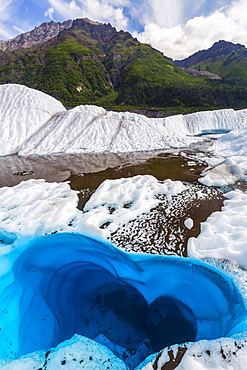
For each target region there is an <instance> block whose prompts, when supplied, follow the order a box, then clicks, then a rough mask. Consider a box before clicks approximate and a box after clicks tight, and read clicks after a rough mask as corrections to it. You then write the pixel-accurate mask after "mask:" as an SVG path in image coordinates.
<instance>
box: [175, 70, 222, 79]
mask: <svg viewBox="0 0 247 370" xmlns="http://www.w3.org/2000/svg"><path fill="white" fill-rule="evenodd" d="M181 69H182V70H183V71H185V72H187V73H189V74H191V75H193V76H196V77H201V78H209V79H211V80H221V77H220V76H218V75H216V74H215V73H211V72H208V71H198V70H197V69H194V68H183V67H181Z"/></svg>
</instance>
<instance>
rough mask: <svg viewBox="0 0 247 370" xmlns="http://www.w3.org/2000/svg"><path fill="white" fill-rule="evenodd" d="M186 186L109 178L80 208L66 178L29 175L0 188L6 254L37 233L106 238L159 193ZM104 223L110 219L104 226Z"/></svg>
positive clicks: (147, 207) (0, 237) (175, 191)
mask: <svg viewBox="0 0 247 370" xmlns="http://www.w3.org/2000/svg"><path fill="white" fill-rule="evenodd" d="M185 189H186V187H185V186H184V185H183V184H182V182H180V181H171V180H166V181H164V182H159V181H158V180H157V179H156V178H155V177H153V176H149V175H143V176H141V175H140V176H135V177H133V178H127V179H124V178H123V179H118V180H106V181H105V182H103V183H102V184H101V186H100V187H99V188H98V189H97V190H96V192H95V193H94V194H93V195H92V197H91V199H89V201H88V202H87V204H86V205H85V209H84V212H81V211H79V210H78V209H77V204H78V197H77V192H76V191H74V190H71V189H70V187H69V184H68V183H66V182H63V183H48V182H45V181H44V180H28V181H25V182H24V181H23V182H21V183H20V184H19V185H16V186H14V187H3V188H1V189H0V245H2V248H1V252H2V253H7V252H9V249H12V248H13V247H18V246H20V245H22V244H23V243H26V242H27V241H29V240H30V239H32V238H34V237H36V236H41V235H45V234H51V233H55V232H78V233H86V234H90V235H94V236H100V237H102V238H106V237H108V236H109V235H110V232H112V231H113V230H116V229H117V228H118V227H119V226H121V225H122V224H124V223H126V222H128V221H130V220H133V219H135V218H136V217H138V216H139V215H141V214H142V213H144V212H148V211H149V210H150V209H151V208H153V207H155V206H156V205H157V204H158V199H157V198H156V195H158V194H166V195H167V196H168V197H169V196H175V195H177V194H179V193H181V192H182V191H183V190H185ZM127 206H128V208H126V207H127ZM103 224H106V226H105V228H104V229H102V228H101V226H102V225H103ZM108 224H109V225H108Z"/></svg>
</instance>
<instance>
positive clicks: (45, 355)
mask: <svg viewBox="0 0 247 370" xmlns="http://www.w3.org/2000/svg"><path fill="white" fill-rule="evenodd" d="M44 364H47V367H46V366H45V368H47V370H57V369H60V368H64V369H67V370H75V369H81V370H83V369H100V370H107V369H110V368H112V369H114V370H127V367H126V366H125V364H124V363H123V361H122V360H120V359H119V358H118V357H117V356H115V355H114V354H113V353H112V351H111V350H109V349H108V348H107V347H105V346H103V345H102V344H99V343H96V342H95V341H94V340H92V339H89V338H86V337H83V336H80V335H74V336H73V337H72V338H71V339H69V340H66V341H64V342H62V343H60V344H59V345H58V346H57V347H56V348H52V349H50V350H49V351H48V352H47V351H37V352H33V353H31V354H28V355H25V356H22V357H20V358H18V359H17V360H13V361H11V362H9V361H8V360H0V368H1V369H2V370H31V369H43V368H44V367H43V365H44Z"/></svg>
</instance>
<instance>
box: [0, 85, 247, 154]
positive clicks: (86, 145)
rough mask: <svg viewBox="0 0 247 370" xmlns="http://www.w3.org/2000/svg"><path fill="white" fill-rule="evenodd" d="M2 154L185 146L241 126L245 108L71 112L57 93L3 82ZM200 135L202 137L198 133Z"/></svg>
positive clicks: (246, 114) (0, 107)
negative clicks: (153, 113) (162, 113)
mask: <svg viewBox="0 0 247 370" xmlns="http://www.w3.org/2000/svg"><path fill="white" fill-rule="evenodd" d="M0 120H1V127H0V134H1V135H0V138H1V139H0V144H1V147H0V156H4V155H9V154H13V153H17V152H18V154H19V155H24V156H28V155H45V154H53V153H92V152H93V153H102V152H112V153H124V152H132V151H144V150H155V149H167V148H181V147H184V146H188V145H189V144H191V143H194V142H198V141H200V140H201V141H203V140H204V138H203V137H199V136H200V135H201V134H205V133H210V132H214V133H215V132H216V133H217V132H225V131H229V130H236V129H243V128H245V127H246V126H247V110H246V109H243V110H239V111H234V110H233V109H222V110H217V111H209V112H198V113H192V114H188V115H184V116H183V115H176V116H171V117H166V118H147V117H145V116H143V115H140V114H134V113H129V112H120V113H117V112H107V111H106V110H105V109H103V108H101V107H96V106H92V105H91V106H90V105H84V106H83V105H81V106H78V107H75V108H73V109H71V110H69V111H66V109H65V108H64V107H63V105H62V104H61V103H60V102H59V101H57V100H56V99H54V98H53V97H51V96H49V95H46V94H44V93H42V92H40V91H37V90H35V89H30V88H28V87H25V86H22V85H15V84H7V85H1V86H0ZM198 135H199V136H198Z"/></svg>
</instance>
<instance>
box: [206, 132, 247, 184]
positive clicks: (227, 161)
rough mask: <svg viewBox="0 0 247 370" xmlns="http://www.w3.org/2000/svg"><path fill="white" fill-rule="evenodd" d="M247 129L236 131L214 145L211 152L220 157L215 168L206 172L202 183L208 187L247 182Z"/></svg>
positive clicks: (224, 136)
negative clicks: (241, 181) (239, 181)
mask: <svg viewBox="0 0 247 370" xmlns="http://www.w3.org/2000/svg"><path fill="white" fill-rule="evenodd" d="M246 142H247V129H246V128H245V129H242V130H234V131H231V132H229V133H228V134H225V135H223V136H222V137H221V138H219V139H218V140H216V141H215V142H214V143H213V146H212V147H211V148H210V150H211V151H212V152H213V153H214V155H215V157H218V161H217V162H216V163H215V164H214V165H213V168H212V169H211V168H210V169H209V170H207V171H205V172H204V177H203V178H202V179H201V182H202V183H203V184H205V185H208V186H213V185H216V186H224V185H228V184H233V183H234V182H235V181H237V180H244V181H246V180H247V146H246Z"/></svg>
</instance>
